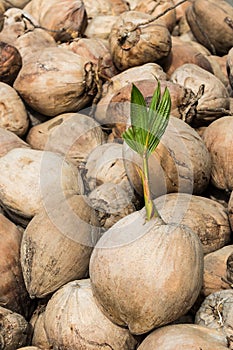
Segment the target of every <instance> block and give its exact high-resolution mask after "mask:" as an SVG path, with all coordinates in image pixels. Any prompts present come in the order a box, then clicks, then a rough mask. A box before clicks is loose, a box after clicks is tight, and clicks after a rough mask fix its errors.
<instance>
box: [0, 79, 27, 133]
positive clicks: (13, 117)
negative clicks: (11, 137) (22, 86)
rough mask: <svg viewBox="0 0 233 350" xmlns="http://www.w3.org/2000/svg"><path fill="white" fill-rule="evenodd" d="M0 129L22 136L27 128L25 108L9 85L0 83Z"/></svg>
mask: <svg viewBox="0 0 233 350" xmlns="http://www.w3.org/2000/svg"><path fill="white" fill-rule="evenodd" d="M0 96H1V97H0V116H1V118H0V127H1V128H3V129H6V130H9V131H11V132H13V133H15V134H16V135H18V136H23V135H24V134H25V133H26V131H27V129H28V126H29V119H28V115H27V111H26V108H25V106H24V103H23V101H22V100H21V98H20V96H19V95H18V94H17V92H16V91H15V89H13V88H12V87H11V86H10V85H8V84H5V83H1V82H0Z"/></svg>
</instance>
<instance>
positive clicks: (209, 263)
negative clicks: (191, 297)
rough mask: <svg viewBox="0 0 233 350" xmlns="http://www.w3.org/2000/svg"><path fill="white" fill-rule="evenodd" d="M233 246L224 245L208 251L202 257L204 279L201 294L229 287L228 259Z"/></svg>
mask: <svg viewBox="0 0 233 350" xmlns="http://www.w3.org/2000/svg"><path fill="white" fill-rule="evenodd" d="M232 254H233V246H232V245H226V246H225V247H223V248H221V249H218V250H216V251H215V252H212V253H209V254H207V255H205V257H204V279H203V287H202V295H204V296H207V295H209V294H212V293H215V292H218V291H220V290H223V289H229V287H230V286H231V285H232V282H233V279H231V277H230V268H231V264H230V261H229V263H228V259H230V256H231V259H232V256H233V255H232Z"/></svg>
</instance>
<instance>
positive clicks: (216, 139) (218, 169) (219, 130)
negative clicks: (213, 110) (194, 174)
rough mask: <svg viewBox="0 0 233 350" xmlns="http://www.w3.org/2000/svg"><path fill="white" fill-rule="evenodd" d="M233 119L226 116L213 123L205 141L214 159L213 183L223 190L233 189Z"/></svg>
mask: <svg viewBox="0 0 233 350" xmlns="http://www.w3.org/2000/svg"><path fill="white" fill-rule="evenodd" d="M232 131H233V117H232V116H225V117H222V118H220V119H218V120H215V121H214V122H213V123H211V124H210V125H209V126H208V127H207V128H206V130H205V131H204V133H203V140H204V142H205V145H206V147H207V148H208V150H209V153H210V155H211V159H212V166H211V182H212V184H213V185H214V186H215V187H217V188H219V189H222V190H224V189H225V190H228V191H231V190H232V189H233V161H232V159H233V149H232V142H233V140H232Z"/></svg>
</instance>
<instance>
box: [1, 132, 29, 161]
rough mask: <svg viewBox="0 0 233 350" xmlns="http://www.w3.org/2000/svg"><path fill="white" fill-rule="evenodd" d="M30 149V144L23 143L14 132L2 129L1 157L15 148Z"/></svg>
mask: <svg viewBox="0 0 233 350" xmlns="http://www.w3.org/2000/svg"><path fill="white" fill-rule="evenodd" d="M20 147H22V148H30V146H29V144H28V143H26V142H25V141H23V140H22V139H21V138H20V137H18V136H17V135H16V134H14V133H13V132H11V131H9V130H6V129H4V128H0V157H2V156H4V155H5V154H6V153H8V152H9V151H10V150H12V149H13V148H20Z"/></svg>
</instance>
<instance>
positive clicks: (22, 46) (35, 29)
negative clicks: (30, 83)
mask: <svg viewBox="0 0 233 350" xmlns="http://www.w3.org/2000/svg"><path fill="white" fill-rule="evenodd" d="M4 16H5V21H4V26H3V30H2V31H1V32H0V40H2V41H5V42H7V43H8V44H11V45H13V46H15V48H16V49H17V50H18V51H19V53H20V55H21V57H22V60H23V63H25V62H26V60H27V59H28V57H30V56H32V55H35V54H36V53H37V52H40V50H42V49H43V48H45V47H51V46H56V42H55V40H54V39H53V37H52V36H51V35H50V34H49V33H48V32H47V31H46V30H45V29H41V28H40V27H39V24H38V22H37V21H36V20H35V19H34V18H33V17H31V16H30V15H29V13H27V12H26V11H24V10H20V9H18V8H10V9H9V10H7V11H6V12H5V14H4Z"/></svg>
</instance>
